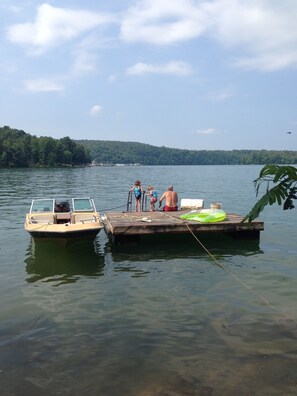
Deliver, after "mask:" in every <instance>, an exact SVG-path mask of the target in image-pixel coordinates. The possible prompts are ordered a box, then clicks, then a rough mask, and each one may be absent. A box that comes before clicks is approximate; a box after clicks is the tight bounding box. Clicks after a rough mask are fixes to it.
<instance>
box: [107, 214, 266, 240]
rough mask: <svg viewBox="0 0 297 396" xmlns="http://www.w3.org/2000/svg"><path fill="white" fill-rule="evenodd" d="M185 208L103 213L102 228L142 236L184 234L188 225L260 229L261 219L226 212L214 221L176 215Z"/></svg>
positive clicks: (218, 229)
mask: <svg viewBox="0 0 297 396" xmlns="http://www.w3.org/2000/svg"><path fill="white" fill-rule="evenodd" d="M187 212H188V211H182V210H179V211H177V212H162V211H156V212H106V213H105V216H106V219H105V221H104V223H105V224H104V228H105V232H106V233H107V234H111V235H114V236H118V235H126V236H128V235H146V234H159V233H167V234H170V233H186V232H189V228H190V229H191V230H192V231H193V232H238V233H240V232H242V231H244V232H255V231H257V232H258V231H261V230H263V229H264V223H263V222H262V221H253V222H252V223H251V224H248V223H241V221H242V219H243V216H240V215H237V214H227V218H226V219H225V220H224V221H221V222H217V223H200V222H198V221H186V220H181V219H180V218H179V216H180V215H182V214H184V213H187Z"/></svg>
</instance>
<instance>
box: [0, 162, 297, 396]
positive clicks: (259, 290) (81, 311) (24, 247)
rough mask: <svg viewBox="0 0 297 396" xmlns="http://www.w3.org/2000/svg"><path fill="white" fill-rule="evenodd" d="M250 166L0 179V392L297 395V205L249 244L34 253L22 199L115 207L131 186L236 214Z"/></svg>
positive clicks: (4, 174) (253, 172) (244, 202)
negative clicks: (82, 200)
mask: <svg viewBox="0 0 297 396" xmlns="http://www.w3.org/2000/svg"><path fill="white" fill-rule="evenodd" d="M260 169H261V167H257V166H220V167H217V166H192V167H191V166H189V167H187V166H184V167H110V168H109V167H106V168H86V169H63V170H60V169H50V170H47V169H41V170H0V176H1V196H0V210H1V218H0V226H1V234H0V260H1V273H0V296H1V305H0V319H1V322H0V395H1V396H8V395H9V396H11V395H22V396H27V395H28V396H35V395H38V396H44V395H61V396H66V395H67V396H68V395H69V396H70V395H71V396H76V395H77V396H80V395H84V396H93V395H100V396H101V395H102V396H105V395H106V396H109V395H113V396H117V395H128V396H130V395H131V396H134V395H135V396H152V395H154V396H161V395H162V396H164V395H165V396H167V395H168V396H176V395H203V396H205V395H207V396H208V395H212V396H217V395H251V394H254V395H296V394H297V375H296V371H297V360H296V359H297V326H296V322H297V317H296V313H297V308H296V290H297V260H296V257H297V244H296V216H297V210H293V211H289V212H284V211H282V210H281V208H280V207H277V206H274V207H271V208H267V209H266V210H265V211H264V213H263V215H262V216H261V218H262V219H263V220H264V222H265V231H263V232H262V233H261V239H260V242H259V243H258V242H253V241H245V242H244V241H234V240H229V239H227V238H217V239H213V240H206V241H204V243H205V245H206V247H207V249H208V250H209V251H210V252H211V253H212V255H214V257H215V258H216V260H217V261H214V260H213V259H212V258H211V257H210V256H209V255H208V254H207V253H206V252H205V251H204V250H203V249H202V248H201V246H200V245H199V244H198V243H197V241H195V240H194V239H193V238H192V237H191V236H187V237H186V238H179V239H173V238H171V237H169V238H164V240H162V241H161V240H156V239H155V240H151V241H148V242H146V243H143V244H141V245H137V246H114V245H113V244H112V243H111V241H110V240H109V239H108V238H107V236H106V235H105V233H104V231H101V232H100V234H99V236H98V237H97V239H96V240H95V242H94V243H77V244H75V245H73V246H72V247H68V248H64V247H61V246H58V245H54V244H51V243H42V244H36V245H35V244H34V243H33V242H32V240H31V237H30V236H29V235H28V234H27V233H26V232H25V231H24V229H23V223H24V217H25V213H26V212H27V211H28V209H29V205H30V202H31V199H32V198H38V197H53V196H60V197H61V196H86V195H90V196H92V197H93V198H94V200H95V203H96V205H97V209H98V210H100V211H105V210H108V209H114V208H116V209H117V210H125V208H126V203H127V191H128V189H129V188H130V187H131V186H132V185H133V182H134V181H135V180H136V179H138V178H139V179H140V180H141V181H142V183H143V185H144V186H145V187H146V186H147V185H148V184H153V185H154V187H155V188H156V189H157V190H158V191H159V192H163V190H165V189H166V187H167V185H168V184H171V183H172V184H173V185H174V187H175V189H176V190H177V191H178V192H179V195H180V198H203V199H204V200H205V206H206V207H209V205H210V202H212V201H219V202H221V203H222V206H223V208H224V209H225V210H226V211H227V212H233V213H239V214H246V213H247V212H248V211H249V209H250V208H251V206H252V205H253V203H254V202H255V193H254V190H253V184H252V181H253V180H254V179H255V178H256V177H257V175H258V173H259V170H260Z"/></svg>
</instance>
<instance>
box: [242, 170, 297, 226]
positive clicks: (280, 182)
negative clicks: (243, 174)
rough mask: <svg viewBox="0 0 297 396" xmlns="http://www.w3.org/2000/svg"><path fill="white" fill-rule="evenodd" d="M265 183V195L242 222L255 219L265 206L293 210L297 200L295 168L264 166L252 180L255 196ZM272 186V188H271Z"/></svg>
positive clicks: (296, 173)
mask: <svg viewBox="0 0 297 396" xmlns="http://www.w3.org/2000/svg"><path fill="white" fill-rule="evenodd" d="M263 183H266V184H267V186H266V193H265V194H264V195H263V196H262V198H260V199H259V201H258V202H257V203H256V204H255V205H254V207H253V208H252V209H251V211H250V212H249V213H248V214H247V215H246V216H245V218H244V219H243V220H242V221H243V222H244V221H248V222H251V221H253V220H254V219H256V218H257V217H258V216H259V214H260V213H261V212H262V210H263V209H264V208H265V206H267V205H273V204H275V203H278V205H281V204H283V209H284V210H287V209H293V208H294V207H295V206H294V204H293V200H294V199H297V168H295V167H294V166H280V165H265V166H264V167H263V168H262V169H261V171H260V174H259V176H258V177H257V179H255V180H254V184H255V190H256V196H258V194H259V190H260V187H261V186H262V184H263ZM271 185H272V187H271Z"/></svg>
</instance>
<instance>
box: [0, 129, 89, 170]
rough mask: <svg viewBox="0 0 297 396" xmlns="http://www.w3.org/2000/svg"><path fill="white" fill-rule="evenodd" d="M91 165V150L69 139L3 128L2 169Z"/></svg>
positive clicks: (0, 160) (0, 149)
mask: <svg viewBox="0 0 297 396" xmlns="http://www.w3.org/2000/svg"><path fill="white" fill-rule="evenodd" d="M90 162H91V157H90V154H89V152H88V150H87V149H86V148H85V147H83V146H82V145H80V144H77V143H76V142H74V141H73V140H71V139H70V138H69V137H64V138H62V139H53V138H52V137H47V136H44V137H36V136H32V135H30V134H28V133H26V132H24V131H22V130H18V129H13V128H10V127H9V126H4V127H2V128H0V167H1V168H8V167H11V168H16V167H38V166H40V167H50V166H78V165H84V164H87V163H90Z"/></svg>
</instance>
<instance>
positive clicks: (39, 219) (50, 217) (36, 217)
mask: <svg viewBox="0 0 297 396" xmlns="http://www.w3.org/2000/svg"><path fill="white" fill-rule="evenodd" d="M30 220H31V221H32V223H39V224H54V223H55V216H54V214H52V213H38V214H33V215H31V216H30Z"/></svg>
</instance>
